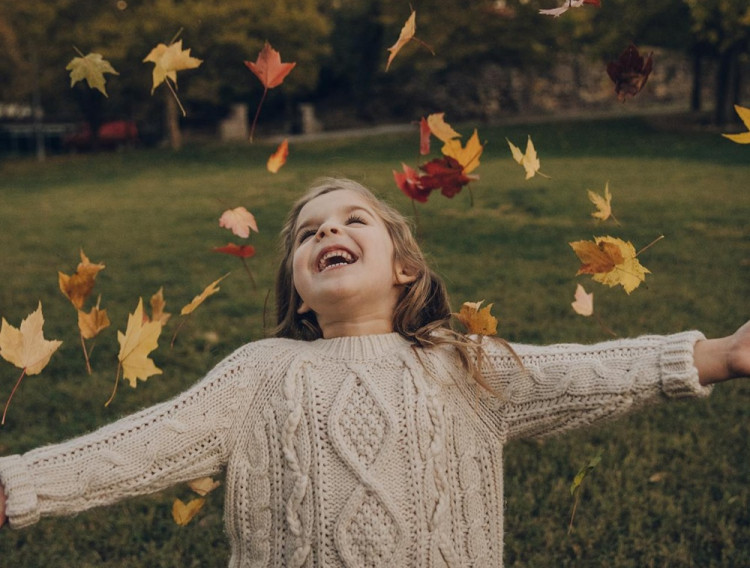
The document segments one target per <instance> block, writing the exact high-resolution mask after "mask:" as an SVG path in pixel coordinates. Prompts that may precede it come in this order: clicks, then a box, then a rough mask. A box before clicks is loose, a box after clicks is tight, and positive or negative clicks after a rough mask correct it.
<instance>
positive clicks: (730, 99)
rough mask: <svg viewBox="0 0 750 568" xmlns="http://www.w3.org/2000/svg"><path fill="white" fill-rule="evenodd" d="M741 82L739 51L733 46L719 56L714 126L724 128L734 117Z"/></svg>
mask: <svg viewBox="0 0 750 568" xmlns="http://www.w3.org/2000/svg"><path fill="white" fill-rule="evenodd" d="M737 81H739V50H738V46H737V45H733V46H731V47H730V48H729V49H727V50H726V51H724V52H722V53H721V55H720V56H719V69H718V71H717V73H716V102H715V107H714V124H716V125H718V126H723V125H725V124H726V123H727V121H728V117H729V116H731V115H732V106H733V105H734V103H735V102H736V101H735V100H734V97H735V95H736V94H737V88H736V87H737Z"/></svg>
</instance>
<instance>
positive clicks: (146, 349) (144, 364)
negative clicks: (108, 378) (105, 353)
mask: <svg viewBox="0 0 750 568" xmlns="http://www.w3.org/2000/svg"><path fill="white" fill-rule="evenodd" d="M160 334H161V323H159V322H158V321H151V322H148V321H144V318H143V299H142V298H139V299H138V307H136V309H135V312H133V313H132V314H129V315H128V326H127V328H126V330H125V333H122V332H121V331H118V332H117V341H118V342H119V344H120V353H119V354H118V356H117V358H118V360H119V361H120V364H121V365H122V372H123V373H122V374H123V378H125V379H126V380H128V381H130V386H131V387H133V388H135V387H136V384H137V383H138V379H141V380H142V381H145V380H146V379H148V378H149V377H150V376H152V375H160V374H161V372H162V371H161V369H159V368H158V367H157V366H156V365H155V364H154V361H153V360H152V359H150V358H149V357H148V355H149V353H151V351H153V350H154V349H156V348H157V346H158V341H159V335H160Z"/></svg>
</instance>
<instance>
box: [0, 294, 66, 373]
mask: <svg viewBox="0 0 750 568" xmlns="http://www.w3.org/2000/svg"><path fill="white" fill-rule="evenodd" d="M43 327H44V316H43V315H42V303H41V302H39V306H38V307H37V309H36V311H34V312H32V313H31V314H29V315H28V316H27V317H26V318H25V319H24V320H23V321H21V326H20V327H19V328H15V327H13V326H12V325H10V324H9V323H8V322H7V321H5V318H2V325H1V326H0V357H2V358H3V359H5V360H6V361H8V362H9V363H11V364H13V365H15V366H16V367H18V368H19V369H24V372H25V374H27V375H37V374H39V373H41V372H42V369H44V367H46V366H47V363H49V360H50V358H51V357H52V354H53V353H54V352H55V351H57V348H58V347H60V345H61V344H62V341H57V340H46V339H44V332H43V330H42V328H43Z"/></svg>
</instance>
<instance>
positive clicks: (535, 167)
mask: <svg viewBox="0 0 750 568" xmlns="http://www.w3.org/2000/svg"><path fill="white" fill-rule="evenodd" d="M505 140H506V141H507V142H508V146H510V151H511V153H512V154H513V159H514V160H515V161H516V162H518V163H519V164H520V165H522V166H523V169H524V170H526V179H531V178H533V177H534V175H535V174H539V175H540V176H544V177H549V176H547V175H545V174H543V173H542V172H540V171H539V168H540V167H541V162H540V161H539V158H538V157H537V154H536V148H534V143H533V142H532V141H531V136H529V138H528V140H527V142H526V153H521V149H520V148H519V147H518V146H516V145H515V144H513V143H512V142H511V141H510V140H508V139H507V138H506V139H505Z"/></svg>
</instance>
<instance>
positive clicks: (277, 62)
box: [245, 42, 297, 142]
mask: <svg viewBox="0 0 750 568" xmlns="http://www.w3.org/2000/svg"><path fill="white" fill-rule="evenodd" d="M295 65H297V63H294V62H293V63H282V62H281V54H279V52H278V51H276V50H275V49H274V48H272V47H271V44H270V43H268V42H266V43H265V44H264V45H263V49H261V50H260V53H259V54H258V58H257V59H256V60H255V62H252V61H245V66H246V67H247V68H248V69H250V71H252V72H253V73H255V76H256V77H258V79H260V82H261V83H263V87H264V89H263V96H262V97H261V99H260V103H259V104H258V110H257V111H256V112H255V118H254V119H253V126H252V128H251V129H250V142H252V141H253V133H254V132H255V124H256V123H257V122H258V115H259V114H260V108H261V107H262V106H263V101H264V100H265V99H266V94H267V93H268V89H273V88H274V87H278V86H279V85H281V83H283V82H284V79H285V78H286V76H287V75H289V73H290V72H291V70H292V69H294V66H295Z"/></svg>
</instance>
